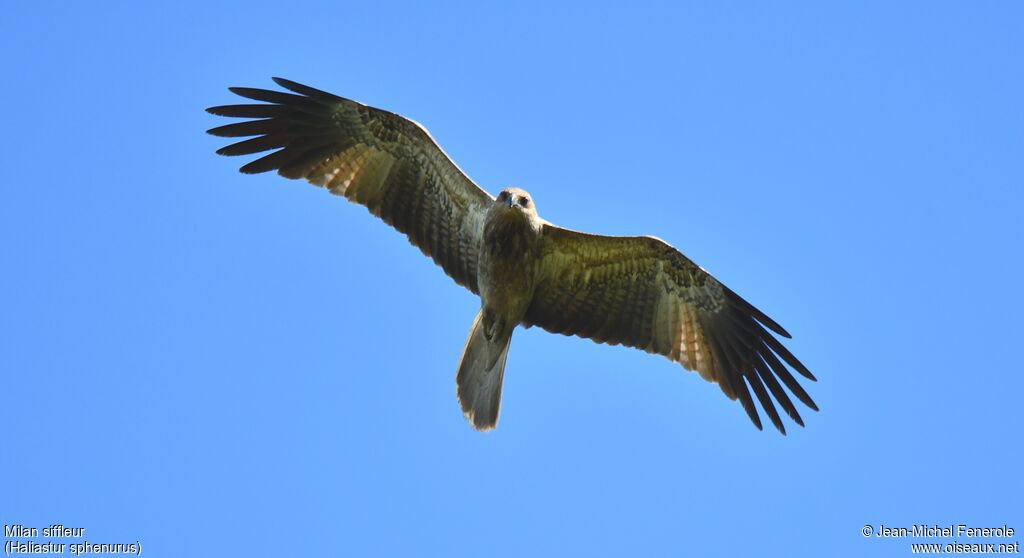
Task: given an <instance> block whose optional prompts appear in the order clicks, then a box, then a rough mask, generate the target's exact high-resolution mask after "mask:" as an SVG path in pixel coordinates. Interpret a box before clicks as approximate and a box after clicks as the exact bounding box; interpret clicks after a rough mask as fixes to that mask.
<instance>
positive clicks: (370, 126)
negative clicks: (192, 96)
mask: <svg viewBox="0 0 1024 558" xmlns="http://www.w3.org/2000/svg"><path fill="white" fill-rule="evenodd" d="M274 81H275V82H276V83H277V84H278V85H280V86H281V87H284V88H285V89H288V90H291V91H293V92H294V93H284V92H280V91H269V90H266V89H252V88H248V87H232V88H231V91H232V92H234V93H235V94H237V95H240V96H242V97H245V98H248V99H253V100H256V101H263V102H264V103H265V104H244V105H225V106H218V107H211V108H209V109H206V110H207V111H208V112H210V113H213V114H216V115H219V116H228V117H236V118H252V119H255V120H248V121H245V122H239V123H236V124H228V125H226V126H220V127H217V128H213V129H212V130H209V133H211V134H213V135H215V136H222V137H232V138H234V137H247V136H256V137H254V138H252V139H248V140H244V141H240V142H238V143H234V144H231V145H229V146H227V147H224V148H221V149H219V150H218V151H217V153H219V154H221V155H249V154H252V153H260V152H263V151H269V150H272V149H276V150H277V151H274V152H273V153H270V154H269V155H265V156H263V157H261V158H259V159H256V160H255V161H252V162H250V163H248V164H246V165H245V166H243V167H242V168H241V171H242V172H244V173H260V172H267V171H271V170H276V171H277V173H278V174H280V175H281V176H284V177H286V178H305V179H306V180H308V181H310V182H311V183H313V184H316V185H317V186H323V187H326V188H327V189H329V190H330V191H331V192H332V193H334V194H338V195H342V196H345V197H346V198H348V199H349V200H350V201H353V202H356V203H358V204H361V205H364V206H366V207H367V208H368V209H369V210H370V212H371V213H373V214H374V215H376V216H377V217H380V218H381V219H383V220H384V222H386V223H388V224H389V225H391V226H393V227H395V228H396V229H398V230H399V231H401V232H403V233H405V235H406V236H408V238H409V241H410V242H412V243H413V244H414V245H416V246H418V247H419V248H420V250H422V251H423V253H424V254H426V255H427V256H430V257H431V258H433V259H434V261H435V262H437V264H438V265H440V266H441V267H442V268H443V269H444V270H445V273H447V274H448V275H449V276H451V277H452V278H453V279H455V281H456V282H457V283H458V284H460V285H462V286H464V287H466V288H468V289H469V290H471V291H473V292H474V293H476V292H478V291H479V289H478V288H477V280H476V276H477V272H476V266H477V262H476V260H477V254H478V253H479V245H480V237H481V235H482V231H483V217H484V213H485V212H486V210H487V206H488V205H490V203H491V202H492V201H493V198H492V197H491V196H490V194H488V193H487V192H485V191H483V190H482V189H480V187H478V186H477V185H476V184H475V183H473V181H472V180H470V179H469V178H468V177H467V176H466V175H465V174H464V173H463V172H462V171H461V170H460V169H459V167H458V166H456V165H455V163H454V162H452V160H451V159H449V158H448V156H447V155H446V154H445V153H444V151H442V150H441V148H440V147H439V146H438V145H437V143H435V142H434V140H433V138H431V137H430V134H429V133H428V132H427V131H426V129H424V128H423V127H422V126H420V125H419V124H417V123H415V122H413V121H412V120H409V119H407V118H403V117H401V116H399V115H397V114H394V113H392V112H388V111H386V110H381V109H377V108H373V107H369V106H366V105H364V104H362V103H357V102H355V101H351V100H349V99H345V98H342V97H338V96H337V95H332V94H330V93H325V92H323V91H319V90H317V89H313V88H312V87H308V86H305V85H300V84H298V83H295V82H293V81H288V80H286V79H281V78H274Z"/></svg>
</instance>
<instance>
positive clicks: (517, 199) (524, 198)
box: [497, 188, 537, 215]
mask: <svg viewBox="0 0 1024 558" xmlns="http://www.w3.org/2000/svg"><path fill="white" fill-rule="evenodd" d="M497 203H499V204H502V205H505V206H508V207H510V208H512V209H517V210H519V211H525V212H526V213H528V214H530V215H536V214H537V206H536V205H535V204H534V203H533V197H531V196H530V193H529V192H527V191H526V190H523V189H522V188H505V189H504V190H502V191H501V192H500V193H499V194H498V199H497Z"/></svg>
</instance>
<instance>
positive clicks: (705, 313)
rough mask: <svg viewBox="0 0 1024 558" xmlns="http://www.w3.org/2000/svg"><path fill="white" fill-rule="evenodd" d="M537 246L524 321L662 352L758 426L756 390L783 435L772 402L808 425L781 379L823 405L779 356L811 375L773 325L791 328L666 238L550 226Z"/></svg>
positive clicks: (810, 404)
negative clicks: (535, 275)
mask: <svg viewBox="0 0 1024 558" xmlns="http://www.w3.org/2000/svg"><path fill="white" fill-rule="evenodd" d="M541 252H542V257H541V262H540V269H541V277H540V279H539V281H538V284H537V286H536V290H535V293H534V299H533V303H532V304H531V306H530V308H529V309H528V310H527V313H526V317H525V319H524V320H523V323H524V325H526V326H533V325H536V326H540V327H542V328H544V329H546V330H548V331H550V332H553V333H562V334H565V335H578V336H580V337H585V338H589V339H593V340H594V341H596V342H598V343H609V344H612V345H618V344H622V345H626V346H629V347H636V348H639V349H643V350H645V351H647V352H649V353H657V354H661V355H664V356H666V357H668V358H669V359H671V360H673V361H675V362H679V363H681V364H682V365H683V366H684V367H685V368H687V369H689V370H694V371H696V372H697V373H699V374H700V375H701V376H702V377H703V378H704V379H706V380H710V381H714V382H717V383H718V385H719V387H720V388H721V389H722V391H723V392H724V393H725V394H726V395H727V396H728V397H729V398H731V399H739V400H740V403H741V404H742V406H743V409H744V410H745V411H746V412H747V415H748V416H749V417H750V420H751V421H752V422H753V423H754V424H755V425H756V426H757V427H758V428H761V418H760V416H759V415H758V412H757V408H756V406H755V404H754V397H756V398H757V401H758V402H759V403H760V405H761V407H762V408H763V409H764V411H765V412H766V413H767V414H768V418H769V419H770V420H771V421H772V424H773V425H775V427H776V428H778V429H779V431H780V432H782V433H783V434H785V432H786V429H785V426H784V425H783V423H782V419H781V417H780V415H779V413H778V410H777V409H776V408H775V402H777V403H778V404H779V405H781V406H782V409H783V411H785V412H786V414H787V415H789V417H790V418H792V419H793V421H795V422H796V423H797V424H799V425H801V426H803V419H802V418H801V417H800V414H799V413H798V412H797V409H796V407H795V406H794V405H793V402H792V401H791V400H790V398H789V396H788V395H787V394H786V392H785V391H784V390H783V389H782V386H781V385H780V384H779V381H778V380H781V381H782V384H785V386H786V387H787V388H788V389H789V390H790V392H792V393H793V395H795V396H796V398H797V399H799V400H800V401H801V402H803V403H804V404H805V405H807V406H808V407H810V408H811V409H814V410H815V411H816V410H818V407H817V406H816V405H815V404H814V401H812V400H811V398H810V397H809V396H808V395H807V392H805V391H804V390H803V388H802V387H800V384H798V383H797V381H796V379H795V378H794V377H793V375H792V374H791V373H790V371H789V370H788V369H787V368H786V366H785V365H783V364H782V361H785V363H786V364H788V365H789V366H790V367H792V368H793V369H794V370H796V371H797V372H800V373H801V374H802V375H803V376H805V377H806V378H808V379H811V380H814V376H813V375H811V373H810V371H809V370H808V369H807V367H806V366H804V365H803V363H801V362H800V361H799V360H797V359H796V357H794V356H793V354H792V353H790V352H789V350H787V349H786V348H785V347H784V346H782V344H781V343H780V342H779V340H778V339H776V338H775V337H774V336H773V335H772V334H771V333H769V331H768V330H771V331H773V332H775V333H777V334H779V335H783V336H786V337H789V334H788V333H787V332H786V330H784V329H783V328H782V327H781V326H779V325H778V324H777V323H775V322H774V321H773V320H772V319H771V318H769V317H768V316H766V315H765V314H764V313H763V312H761V311H760V310H758V309H757V308H755V307H754V306H753V305H751V304H750V303H749V302H747V301H746V300H743V299H742V298H741V297H740V296H739V295H737V294H736V293H734V292H733V291H731V290H730V289H728V288H727V287H725V286H724V285H722V284H721V283H719V282H718V280H716V279H715V278H714V277H712V276H711V275H710V274H709V273H707V272H706V271H704V270H703V269H701V268H700V267H699V266H697V265H696V264H694V263H693V262H692V261H690V260H689V259H688V258H687V257H686V256H684V255H683V254H682V253H680V252H679V251H678V250H676V249H675V248H673V247H672V246H670V245H668V244H666V243H665V242H663V241H661V240H658V239H656V238H652V237H612V236H600V235H593V234H586V233H581V232H576V231H570V230H567V229H563V228H560V227H556V226H553V225H550V224H546V225H545V226H544V235H543V240H542V247H541ZM780 357H781V359H782V360H781V361H780ZM751 391H753V396H752V395H751ZM773 397H774V401H773Z"/></svg>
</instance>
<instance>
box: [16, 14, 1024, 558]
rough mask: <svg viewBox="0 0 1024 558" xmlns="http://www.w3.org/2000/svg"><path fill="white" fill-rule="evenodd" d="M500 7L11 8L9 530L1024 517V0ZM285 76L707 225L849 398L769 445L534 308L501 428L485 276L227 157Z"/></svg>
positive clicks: (478, 537) (687, 246)
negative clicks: (469, 389)
mask: <svg viewBox="0 0 1024 558" xmlns="http://www.w3.org/2000/svg"><path fill="white" fill-rule="evenodd" d="M482 4H483V3H473V4H470V3H466V4H446V5H443V6H441V5H439V6H427V5H426V4H425V3H424V4H388V3H371V2H359V3H347V2H325V3H319V4H307V3H288V2H284V3H282V2H274V3H261V2H254V1H253V2H242V3H234V4H230V5H217V6H215V5H210V4H208V3H205V2H204V3H189V2H180V3H158V4H149V3H127V2H126V3H124V4H119V5H115V4H102V3H93V2H81V3H70V2H68V3H61V4H58V5H44V4H43V3H28V2H17V3H11V4H10V5H7V6H6V7H5V9H4V12H5V13H4V16H3V18H2V19H0V47H2V49H3V52H4V53H5V56H4V78H3V82H4V84H3V87H2V88H0V100H2V104H3V107H4V111H5V116H4V118H3V133H2V134H0V153H2V154H3V155H2V157H3V165H0V188H2V189H3V190H2V198H0V239H2V258H0V293H2V294H0V300H2V307H0V380H2V383H0V386H2V387H0V391H2V395H0V424H2V427H3V430H4V442H3V445H2V448H0V477H2V478H3V482H2V486H0V523H5V524H12V523H21V524H25V525H31V526H38V527H42V526H45V525H49V524H51V523H63V524H65V525H69V526H76V527H85V528H86V536H85V539H86V540H88V541H89V542H129V541H136V540H138V541H141V542H142V544H143V552H144V554H145V555H149V556H174V557H178V556H313V555H316V556H372V555H379V556H384V555H424V556H428V555H447V556H451V555H469V554H471V553H473V554H481V555H489V556H528V555H529V556H533V555H566V554H567V555H587V556H627V555H633V556H640V555H650V556H681V555H690V554H692V555H727V554H732V555H737V556H760V555H769V556H771V555H774V556H828V555H835V556H864V555H893V556H905V555H908V554H909V553H910V548H909V543H910V541H909V540H878V539H875V538H872V539H865V538H864V537H863V536H862V535H861V528H862V527H863V526H864V525H865V524H871V525H873V526H876V527H877V525H878V524H880V523H883V524H886V525H896V526H902V525H907V526H909V525H911V524H915V523H928V524H940V525H942V524H949V523H966V524H970V525H977V526H990V525H991V526H994V525H1003V524H1008V525H1010V526H1012V527H1014V528H1016V529H1018V531H1024V512H1022V509H1024V508H1022V503H1021V500H1022V495H1024V491H1022V487H1021V480H1020V470H1021V462H1022V460H1021V431H1022V420H1021V406H1020V405H1021V403H1020V402H1021V390H1022V389H1024V380H1022V373H1024V370H1022V366H1021V364H1020V362H1021V360H1020V347H1021V337H1022V336H1021V334H1022V327H1021V312H1022V311H1024V300H1022V297H1021V295H1020V287H1021V285H1022V284H1024V272H1022V256H1021V252H1022V242H1021V241H1022V234H1021V217H1020V212H1021V207H1022V204H1024V196H1022V194H1021V187H1022V186H1024V104H1022V100H1024V64H1022V63H1021V61H1022V60H1024V7H1022V5H1021V4H1020V3H1019V2H984V3H974V2H936V1H929V2H916V3H915V2H910V3H900V4H898V5H897V3H892V2H877V3H864V2H856V3H838V4H837V3H827V4H829V5H828V6H826V5H824V4H826V3H820V2H806V3H790V2H785V3H770V4H765V3H733V2H707V3H702V4H692V3H687V4H677V3H673V4H657V5H655V4H642V3H636V2H632V3H628V4H624V5H619V6H611V5H597V4H592V3H586V4H575V5H564V6H560V7H554V6H551V5H549V4H548V3H535V4H519V5H517V6H516V7H514V8H513V7H510V6H506V5H504V4H501V5H499V3H486V5H482ZM273 75H280V76H283V77H287V78H290V79H293V80H296V81H299V82H303V83H308V84H310V85H313V86H315V87H319V88H321V89H325V90H328V91H332V92H335V93H338V94H340V95H343V96H346V97H350V98H353V99H357V100H360V101H363V102H366V103H368V104H372V105H375V106H379V107H382V108H387V109H390V110H393V111H395V112H398V113H400V114H403V115H407V116H409V117H411V118H414V119H416V120H418V121H419V122H422V123H423V124H425V125H426V126H427V127H428V128H429V129H430V131H431V132H432V133H433V135H434V136H435V138H436V139H437V140H438V141H439V143H440V144H441V145H442V146H443V147H444V148H445V150H446V151H447V152H448V153H449V154H450V155H451V156H452V157H453V158H454V159H455V161H456V162H457V163H458V164H459V165H460V166H461V167H462V168H463V169H464V170H465V171H466V172H467V173H468V174H469V175H470V176H471V177H473V178H474V179H475V180H476V181H477V182H478V183H480V184H481V185H482V186H483V187H485V188H486V189H488V190H490V191H491V192H492V193H494V192H497V191H498V190H499V189H500V188H502V187H504V186H508V185H516V186H520V187H523V188H525V189H527V190H529V191H530V192H531V193H532V194H533V195H534V197H535V199H536V201H537V205H538V208H539V211H540V213H541V215H542V216H543V217H545V218H547V219H548V220H550V221H552V222H554V223H557V224H560V225H563V226H567V227H571V228H576V229H580V230H586V231H594V232H603V233H609V234H653V235H657V236H659V237H661V238H663V239H665V240H667V241H668V242H670V243H672V244H674V245H675V246H677V247H679V248H680V249H681V250H682V251H683V252H684V253H686V254H687V255H688V256H690V257H691V258H692V259H694V260H695V261H697V262H698V263H700V264H701V265H702V266H704V267H705V268H707V269H708V270H710V271H711V272H712V273H714V274H715V275H716V276H717V277H718V278H719V279H721V280H722V281H723V282H724V283H726V284H727V285H729V286H730V287H731V288H732V289H734V290H736V291H737V292H739V293H740V294H741V295H742V296H744V297H745V298H747V299H748V300H750V301H752V302H753V303H754V304H756V305H757V306H759V307H760V308H761V309H763V310H764V311H765V312H767V313H768V314H769V315H770V316H772V317H773V318H775V319H776V320H777V321H779V322H780V323H781V324H782V325H783V326H785V327H786V328H787V329H788V330H789V331H790V332H791V333H793V335H794V339H793V340H792V341H791V342H789V343H788V346H789V347H790V348H791V349H792V350H793V352H794V353H796V354H797V355H798V356H799V357H800V358H801V360H803V362H805V363H806V364H807V365H808V366H809V367H810V368H811V370H812V371H814V372H815V374H816V375H817V376H818V378H819V381H818V382H817V383H810V382H804V384H805V385H806V386H807V389H808V391H809V392H810V394H811V395H812V396H813V397H814V399H815V400H816V401H817V402H818V403H819V405H820V407H821V412H820V413H814V412H812V411H809V410H808V411H806V412H803V414H804V418H805V420H806V423H807V427H806V428H800V427H798V426H796V425H795V424H793V423H792V422H790V421H788V419H786V420H787V426H788V429H789V431H790V433H789V435H788V436H786V437H783V436H780V435H779V434H778V433H776V432H774V431H773V430H766V431H764V432H759V431H758V430H757V429H755V428H754V427H753V426H752V425H751V424H750V423H749V421H748V419H747V417H746V416H745V414H744V413H743V410H742V408H741V407H740V405H739V404H738V403H736V402H732V401H729V400H728V399H726V398H725V397H723V396H722V394H721V392H720V390H719V389H718V387H717V386H714V385H711V384H708V383H706V382H704V381H703V380H701V379H700V378H699V377H698V376H697V375H695V374H693V373H689V372H686V371H684V370H683V369H682V368H681V367H680V366H678V365H674V364H672V363H670V362H669V361H667V360H665V359H663V358H659V357H654V356H651V355H648V354H645V353H642V352H639V351H635V350H628V349H624V348H621V347H607V346H600V345H596V344H594V343H592V342H590V341H585V340H580V339H577V338H567V337H562V336H554V335H551V334H548V333H545V332H543V331H541V330H537V329H533V330H528V331H523V330H520V331H518V332H517V333H516V335H515V337H514V339H513V343H512V351H511V353H510V357H509V362H508V369H507V374H506V377H505V388H504V404H503V406H502V416H501V423H500V424H499V427H498V429H497V430H496V431H494V432H491V433H489V434H486V435H483V434H479V433H477V432H474V431H473V430H472V429H471V428H470V427H469V425H468V424H467V423H466V422H465V420H463V417H462V414H461V412H460V411H459V408H458V405H457V403H456V400H455V384H454V375H455V368H456V364H457V362H458V358H459V355H460V353H461V350H462V347H463V343H464V341H465V336H466V333H467V331H468V330H469V326H470V323H471V321H472V319H473V316H474V313H475V312H476V309H477V306H478V300H477V299H476V298H475V297H474V296H472V295H471V294H470V293H469V292H468V291H464V290H462V289H460V288H459V287H457V286H456V285H455V284H454V283H453V282H452V281H451V280H450V279H448V278H447V277H446V276H445V275H444V274H443V273H442V272H441V270H440V269H439V268H437V267H435V266H434V264H433V263H432V262H431V261H430V260H428V259H426V258H424V257H423V256H421V255H420V253H419V251H418V250H416V249H415V248H413V247H411V246H410V245H409V244H408V243H407V241H406V240H405V239H404V238H403V237H402V236H401V235H399V234H398V233H396V232H395V231H393V230H391V229H390V228H389V227H387V226H385V225H384V224H383V223H381V222H380V221H378V220H376V219H374V218H372V217H371V216H370V215H369V214H368V213H367V212H366V210H365V209H363V208H361V207H359V206H356V205H353V204H349V203H347V202H345V200H343V199H341V198H338V197H334V196H330V195H328V194H327V193H326V192H324V191H323V190H321V189H317V188H314V187H312V186H309V185H307V184H305V183H301V182H292V181H287V180H285V179H282V178H280V177H278V176H276V175H272V174H268V175H261V176H256V177H254V176H245V175H241V174H239V173H238V172H237V168H238V166H240V165H241V164H243V163H244V162H245V161H246V160H249V159H246V158H234V159H228V158H223V157H219V156H217V155H215V154H214V150H215V149H217V148H218V147H220V146H222V145H224V141H223V140H221V139H218V138H214V137H211V136H208V135H206V134H205V133H204V131H205V130H206V129H207V128H211V127H214V126H217V125H221V124H224V123H226V121H225V120H224V119H219V118H217V117H214V116H211V115H208V114H206V113H205V112H204V111H203V109H204V108H205V107H208V106H211V105H217V104H226V103H231V102H234V101H236V98H235V97H234V96H233V95H231V94H229V93H228V92H227V90H226V87H227V86H231V85H240V86H256V87H272V86H273V84H272V82H271V81H270V77H271V76H273ZM1022 539H1024V536H1021V535H1020V534H1018V536H1016V537H1014V539H1010V540H1011V541H1012V540H1022ZM961 540H962V539H961ZM1004 541H1005V539H1004ZM66 542H71V541H66ZM968 542H969V541H968ZM974 542H978V541H977V540H976V541H974ZM995 542H1001V541H998V540H997V541H995Z"/></svg>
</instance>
